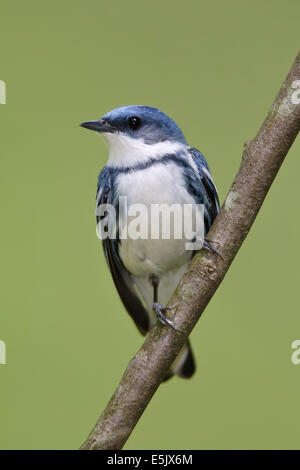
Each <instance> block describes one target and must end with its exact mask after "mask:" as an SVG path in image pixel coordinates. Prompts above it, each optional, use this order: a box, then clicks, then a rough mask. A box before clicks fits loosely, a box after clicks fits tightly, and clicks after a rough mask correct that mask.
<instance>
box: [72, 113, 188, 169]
mask: <svg viewBox="0 0 300 470" xmlns="http://www.w3.org/2000/svg"><path fill="white" fill-rule="evenodd" d="M81 126H82V127H86V128H87V129H91V130H94V131H96V132H98V133H100V134H101V135H103V137H104V139H105V141H106V142H107V144H108V148H109V164H110V165H113V166H124V165H125V166H127V165H133V164H136V163H138V162H143V161H145V160H147V159H149V158H159V157H161V156H163V155H165V154H167V153H176V152H177V151H180V150H182V149H183V148H185V147H186V146H187V144H186V141H185V138H184V135H183V133H182V131H181V130H180V128H179V127H178V126H177V124H176V123H175V122H174V121H173V119H171V118H170V117H169V116H167V115H166V114H165V113H163V112H162V111H160V110H159V109H157V108H152V107H150V106H140V105H132V106H122V107H120V108H116V109H113V110H112V111H109V112H108V113H106V114H105V115H104V116H103V118H101V119H100V120H98V121H87V122H83V123H82V124H81Z"/></svg>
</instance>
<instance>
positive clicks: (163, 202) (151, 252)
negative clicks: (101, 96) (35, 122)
mask: <svg viewBox="0 0 300 470" xmlns="http://www.w3.org/2000/svg"><path fill="white" fill-rule="evenodd" d="M80 126H82V127H84V128H87V129H90V130H93V131H96V132H97V133H98V134H100V135H101V136H103V137H104V140H105V142H106V144H107V146H108V162H107V164H106V165H105V166H104V168H103V169H102V170H101V172H100V174H99V177H98V183H97V192H96V221H97V224H100V229H101V230H102V232H101V233H102V235H103V234H104V232H106V233H107V232H109V234H108V235H107V236H106V237H105V236H104V237H103V236H102V237H100V238H102V245H103V249H104V254H105V258H106V261H107V264H108V266H109V269H110V272H111V275H112V278H113V281H114V284H115V287H116V289H117V291H118V294H119V296H120V298H121V300H122V302H123V305H124V307H125V309H126V310H127V312H128V313H129V315H130V316H131V317H132V319H133V321H134V322H135V324H136V326H137V327H138V329H139V331H140V332H141V333H142V334H143V335H146V334H147V333H148V332H149V331H150V329H151V328H152V327H153V325H154V324H155V323H156V321H157V320H159V321H160V322H161V323H162V324H163V325H165V326H166V327H171V328H174V329H175V330H176V331H178V333H179V334H180V333H182V330H181V329H180V328H179V327H178V326H176V325H175V324H174V323H173V322H172V321H171V320H170V319H169V318H168V310H169V309H172V307H166V305H167V304H168V302H169V300H170V299H171V297H172V294H173V293H174V291H175V289H176V287H177V286H178V284H179V282H180V280H181V278H182V277H183V274H184V273H185V271H186V270H187V268H188V266H189V264H190V262H191V260H192V258H193V256H194V255H195V252H196V251H197V249H195V250H194V249H191V248H189V249H187V245H186V242H187V240H186V237H185V236H184V235H183V236H182V237H181V238H176V237H175V236H173V237H171V236H170V237H169V239H168V238H163V237H162V235H161V229H162V224H163V223H164V218H167V216H169V212H168V209H165V210H162V211H161V215H160V217H161V218H160V219H159V221H158V225H159V226H158V227H157V226H154V225H153V223H152V227H151V220H152V219H149V215H148V212H147V216H141V217H140V222H141V223H143V222H145V218H147V220H146V222H147V223H148V226H147V227H148V235H149V230H150V229H151V230H152V229H154V230H156V233H157V230H158V231H159V234H158V237H157V236H156V238H155V237H151V236H148V237H142V236H141V237H136V236H128V234H127V237H123V236H121V234H122V233H123V231H124V230H125V228H126V227H127V226H128V223H129V221H130V222H132V220H133V218H132V217H131V218H130V216H129V215H128V214H129V212H126V211H125V210H123V209H122V210H121V209H120V207H121V206H120V200H121V198H122V197H123V198H126V202H127V205H128V207H131V206H133V205H134V204H142V205H143V207H146V209H149V210H150V209H151V208H152V207H153V205H158V206H159V207H160V206H163V207H164V208H166V207H167V208H168V207H170V206H171V205H174V204H175V205H176V204H177V205H179V206H180V207H182V206H183V205H189V206H190V207H192V216H191V217H192V218H193V220H194V219H195V213H196V212H197V209H196V208H197V207H198V206H197V205H202V207H203V211H202V218H201V219H200V225H199V224H198V225H199V227H198V228H196V229H197V230H198V231H197V234H198V232H199V233H200V232H201V233H202V234H203V235H204V239H203V243H202V245H201V246H202V247H204V248H206V249H212V250H213V251H214V249H213V248H212V245H211V243H209V241H208V240H206V238H205V235H206V234H207V232H208V230H209V228H210V226H211V225H212V223H213V221H214V219H215V217H216V216H217V214H218V212H219V209H220V205H219V198H218V192H217V189H216V186H215V183H214V181H213V178H212V176H211V173H210V170H209V167H208V164H207V162H206V160H205V158H204V156H203V154H202V153H201V152H200V151H198V150H197V149H196V148H194V147H191V146H189V145H188V143H187V141H186V139H185V137H184V134H183V132H182V130H181V129H180V128H179V126H178V125H177V124H176V122H175V121H174V120H173V119H171V118H170V117H169V116H168V115H167V114H165V113H164V112H163V111H161V110H160V109H158V108H155V107H152V106H144V105H129V106H121V107H118V108H116V109H113V110H111V111H109V112H107V113H106V114H104V116H103V117H102V118H101V119H99V120H93V121H85V122H82V123H81V124H80ZM103 205H104V207H108V206H109V205H110V206H112V207H113V208H114V210H115V213H116V214H117V215H118V217H116V218H115V219H114V218H113V217H111V216H109V217H108V212H107V211H104V213H102V214H101V213H100V212H99V210H98V209H99V208H100V207H103ZM97 211H98V212H97ZM195 211H196V212H195ZM175 218H176V215H174V220H175ZM108 220H110V222H111V224H112V225H113V227H110V228H109V229H108ZM174 220H173V221H174ZM101 223H102V225H101ZM174 223H175V222H174ZM156 225H157V222H156ZM97 227H98V225H97ZM149 227H150V228H149ZM98 228H99V227H98ZM103 230H104V232H103ZM172 230H173V231H172ZM172 230H171V232H172V234H173V235H174V233H173V232H174V227H173V229H172ZM199 230H200V231H199ZM112 233H114V234H115V236H112ZM151 234H152V231H151ZM195 239H196V237H195V236H194V238H193V241H194V242H195ZM215 251H216V250H215ZM194 372H195V359H194V355H193V352H192V349H191V345H190V341H189V339H187V340H186V341H185V343H184V346H183V347H182V349H181V350H180V352H179V354H178V356H177V358H176V360H175V361H174V362H173V364H172V365H171V367H170V370H169V371H168V373H167V375H166V377H165V380H168V379H169V378H170V377H172V376H173V375H177V376H179V377H182V378H190V377H192V376H193V374H194Z"/></svg>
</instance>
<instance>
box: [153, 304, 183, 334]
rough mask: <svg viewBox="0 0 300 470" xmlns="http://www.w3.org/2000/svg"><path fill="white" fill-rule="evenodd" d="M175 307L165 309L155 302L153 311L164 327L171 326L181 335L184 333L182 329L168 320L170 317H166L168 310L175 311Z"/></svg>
mask: <svg viewBox="0 0 300 470" xmlns="http://www.w3.org/2000/svg"><path fill="white" fill-rule="evenodd" d="M174 308H175V307H164V306H163V305H160V304H159V303H157V302H154V304H153V311H154V312H155V313H156V315H157V318H158V320H159V321H160V323H162V324H163V325H166V326H167V325H169V326H170V327H171V328H173V330H176V331H179V332H180V333H184V331H182V330H181V329H180V328H178V327H177V326H176V325H174V323H173V322H171V320H169V319H168V317H167V316H166V315H165V312H166V311H167V310H173V309H174Z"/></svg>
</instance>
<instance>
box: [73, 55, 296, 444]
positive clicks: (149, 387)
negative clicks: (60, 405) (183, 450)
mask: <svg viewBox="0 0 300 470" xmlns="http://www.w3.org/2000/svg"><path fill="white" fill-rule="evenodd" d="M299 80H300V52H299V54H298V56H297V57H296V60H295V62H294V64H293V66H292V68H291V70H290V72H289V74H288V76H287V78H286V80H285V81H284V83H283V85H282V87H281V89H280V91H279V93H278V95H277V97H276V99H275V101H274V103H273V105H272V107H271V109H270V111H269V114H268V116H267V118H266V119H265V121H264V123H263V125H262V127H261V129H260V130H259V132H258V134H257V135H256V137H255V138H254V139H253V140H252V141H249V142H246V144H245V149H244V154H243V158H242V162H241V166H240V169H239V171H238V174H237V175H236V177H235V180H234V182H233V184H232V186H231V188H230V191H229V193H228V195H227V198H226V200H225V202H224V204H223V206H222V209H221V211H220V213H219V215H218V216H217V218H216V220H215V222H214V223H213V226H212V227H211V230H210V232H209V234H208V238H209V239H210V240H213V242H214V246H215V247H216V248H217V250H218V252H219V253H220V254H221V257H220V256H218V255H216V254H215V253H213V252H208V251H206V250H202V251H201V252H200V253H199V254H197V256H195V258H194V259H193V261H192V263H191V265H190V268H189V269H188V271H187V272H186V273H185V275H184V277H183V279H182V280H181V282H180V284H179V286H178V288H177V290H176V292H175V294H174V295H173V297H172V299H171V300H170V305H172V306H173V305H174V306H176V311H175V313H174V314H173V318H172V317H171V315H170V318H171V320H172V321H174V323H175V324H176V325H177V326H178V327H179V328H181V329H183V330H184V331H185V332H186V334H189V333H190V332H191V331H192V329H193V328H194V326H195V324H196V323H197V321H198V320H199V318H200V316H201V314H202V312H203V311H204V309H205V307H206V306H207V304H208V302H209V301H210V299H211V297H212V296H213V294H214V293H215V291H216V290H217V288H218V286H219V284H220V283H221V282H222V280H223V278H224V276H225V274H226V272H227V270H228V268H229V267H230V265H231V263H232V261H233V259H234V257H235V255H236V254H237V252H238V250H239V248H240V246H241V245H242V243H243V241H244V239H245V237H246V235H247V234H248V232H249V230H250V228H251V226H252V224H253V222H254V219H255V217H256V215H257V213H258V211H259V209H260V207H261V205H262V203H263V201H264V199H265V197H266V195H267V192H268V190H269V188H270V186H271V184H272V182H273V180H274V179H275V177H276V174H277V172H278V170H279V168H280V166H281V164H282V162H283V160H284V158H285V156H286V155H287V153H288V151H289V149H290V147H291V145H292V143H293V141H294V140H295V138H296V136H297V134H298V132H299V130H300V99H299V96H300V90H299V89H298V90H297V87H298V88H299V87H300V81H299ZM296 81H298V83H296ZM185 340H186V336H185V335H184V334H182V333H180V332H177V331H175V330H173V329H172V328H167V327H165V326H162V325H161V324H157V325H156V326H155V327H154V328H152V330H151V331H150V333H149V334H148V336H147V338H146V340H145V343H144V344H143V346H142V347H141V349H140V350H139V352H138V353H137V354H136V355H135V357H134V358H133V359H132V360H131V362H130V363H129V365H128V366H127V369H126V371H125V373H124V375H123V377H122V380H121V382H120V384H119V386H118V388H117V390H116V391H115V393H114V395H113V396H112V398H111V400H110V401H109V403H108V405H107V406H106V408H105V410H104V412H103V413H102V415H101V417H100V418H99V420H98V422H97V424H96V426H95V427H94V429H93V430H92V432H91V434H90V435H89V437H88V438H87V440H86V442H85V443H84V444H83V446H82V449H121V448H122V447H123V445H124V444H125V442H126V440H127V439H128V437H129V435H130V434H131V432H132V430H133V428H134V426H135V425H136V423H137V422H138V420H139V418H140V417H141V415H142V413H143V411H144V410H145V408H146V406H147V405H148V403H149V401H150V400H151V398H152V396H153V394H154V393H155V391H156V390H157V388H158V387H159V385H160V383H161V381H162V379H163V378H164V377H165V375H166V373H167V371H168V369H169V367H170V365H171V364H172V362H173V361H174V359H175V358H176V356H177V354H178V352H179V351H180V348H181V347H182V345H183V343H184V342H185Z"/></svg>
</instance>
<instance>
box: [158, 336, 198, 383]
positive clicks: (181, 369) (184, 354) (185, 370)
mask: <svg viewBox="0 0 300 470" xmlns="http://www.w3.org/2000/svg"><path fill="white" fill-rule="evenodd" d="M195 370H196V366H195V360H194V356H193V352H192V349H191V345H190V342H189V340H188V341H187V342H186V343H185V344H184V346H183V347H182V349H181V351H180V353H179V354H178V356H177V358H176V359H175V361H174V362H173V364H172V366H171V367H170V370H169V372H168V374H167V376H166V378H165V380H168V379H170V378H171V377H172V376H173V375H174V374H177V375H178V376H179V377H182V378H183V379H189V378H191V377H192V375H193V374H194V372H195Z"/></svg>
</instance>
